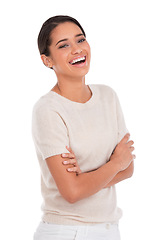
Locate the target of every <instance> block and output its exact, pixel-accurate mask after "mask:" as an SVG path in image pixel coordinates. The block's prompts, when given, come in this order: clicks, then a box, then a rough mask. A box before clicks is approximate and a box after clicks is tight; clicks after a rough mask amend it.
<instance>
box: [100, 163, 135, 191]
mask: <svg viewBox="0 0 160 240" xmlns="http://www.w3.org/2000/svg"><path fill="white" fill-rule="evenodd" d="M133 171H134V162H132V163H131V164H130V165H129V167H128V168H127V169H125V170H124V171H121V172H119V173H117V174H116V176H115V177H114V178H113V179H112V180H111V181H110V182H109V183H107V184H106V185H105V187H104V188H108V187H111V186H113V185H115V184H117V183H119V182H121V181H123V180H125V179H127V178H130V177H132V175H133Z"/></svg>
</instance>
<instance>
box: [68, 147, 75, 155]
mask: <svg viewBox="0 0 160 240" xmlns="http://www.w3.org/2000/svg"><path fill="white" fill-rule="evenodd" d="M66 148H67V150H68V151H69V152H70V153H73V154H74V152H73V151H72V149H71V148H70V147H68V146H66Z"/></svg>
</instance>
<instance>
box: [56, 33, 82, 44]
mask: <svg viewBox="0 0 160 240" xmlns="http://www.w3.org/2000/svg"><path fill="white" fill-rule="evenodd" d="M82 35H83V36H84V34H83V33H80V34H77V35H75V37H80V36H82ZM67 40H68V38H64V39H61V40H59V41H58V42H57V43H56V45H55V46H57V44H58V43H60V42H64V41H67Z"/></svg>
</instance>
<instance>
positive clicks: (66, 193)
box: [46, 134, 135, 203]
mask: <svg viewBox="0 0 160 240" xmlns="http://www.w3.org/2000/svg"><path fill="white" fill-rule="evenodd" d="M133 143H134V142H133V141H129V134H126V135H125V137H124V138H123V139H122V140H121V142H120V143H119V144H118V145H117V147H116V149H115V151H114V153H113V154H112V156H111V158H110V161H109V162H107V163H106V164H104V165H103V166H101V167H100V168H98V169H96V170H94V171H91V172H87V173H82V172H81V171H80V169H79V166H78V164H77V161H76V157H75V155H74V153H73V151H72V150H71V149H69V148H68V150H69V152H70V153H67V154H66V156H65V159H64V157H62V156H64V155H62V154H60V155H55V156H52V157H49V158H47V159H46V163H47V166H48V168H49V170H50V172H51V174H52V176H53V178H54V180H55V182H56V185H57V188H58V190H59V192H60V193H61V195H62V196H63V197H64V198H65V199H66V200H67V201H68V202H69V203H75V202H77V201H79V200H81V199H84V198H87V197H89V196H91V195H93V194H95V193H97V192H98V191H100V190H101V189H103V188H106V187H110V186H112V185H114V184H116V183H118V182H120V181H122V180H124V179H126V178H128V177H131V176H132V173H133V160H134V158H135V155H133V154H132V152H133V150H134V147H133V146H132V145H133ZM64 162H65V163H64ZM63 164H64V165H63ZM73 165H74V167H73ZM77 172H78V173H77Z"/></svg>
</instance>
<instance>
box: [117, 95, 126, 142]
mask: <svg viewBox="0 0 160 240" xmlns="http://www.w3.org/2000/svg"><path fill="white" fill-rule="evenodd" d="M115 98H116V113H117V125H118V142H120V141H121V139H122V138H123V137H124V136H125V134H126V133H128V129H127V127H126V123H125V120H124V115H123V112H122V108H121V105H120V102H119V98H118V96H117V94H116V93H115Z"/></svg>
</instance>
